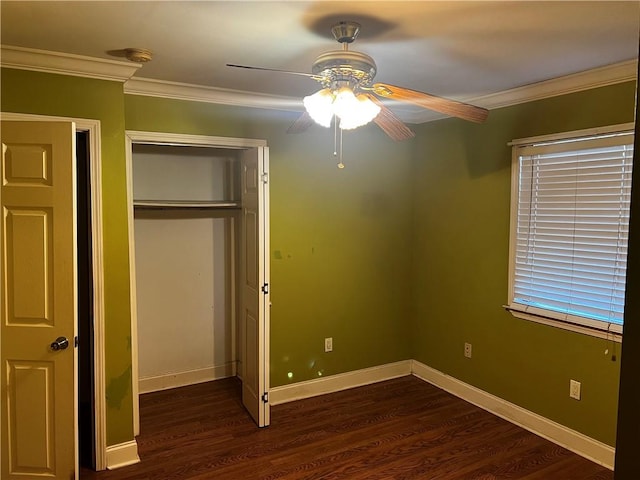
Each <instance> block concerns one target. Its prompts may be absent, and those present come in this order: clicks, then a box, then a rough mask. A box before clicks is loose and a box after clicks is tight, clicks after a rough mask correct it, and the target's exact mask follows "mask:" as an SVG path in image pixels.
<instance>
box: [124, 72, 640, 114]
mask: <svg viewBox="0 0 640 480" xmlns="http://www.w3.org/2000/svg"><path fill="white" fill-rule="evenodd" d="M637 66H638V62H637V60H629V61H626V62H621V63H615V64H612V65H607V66H604V67H600V68H595V69H593V70H587V71H584V72H579V73H574V74H571V75H566V76H563V77H558V78H554V79H551V80H546V81H543V82H539V83H534V84H531V85H525V86H523V87H518V88H513V89H510V90H505V91H502V92H498V93H493V94H490V95H483V96H479V97H474V98H467V99H465V100H463V101H465V102H466V103H470V104H473V105H478V106H481V107H484V108H487V109H489V110H492V109H496V108H502V107H508V106H512V105H518V104H520V103H527V102H532V101H535V100H541V99H544V98H550V97H556V96H559V95H567V94H569V93H576V92H581V91H584V90H589V89H592V88H597V87H604V86H607V85H614V84H617V83H622V82H627V81H632V80H636V77H637ZM124 92H125V93H127V94H131V95H147V96H153V97H163V98H174V99H180V100H191V101H194V102H208V103H219V104H224V105H236V106H244V107H256V108H270V109H276V110H290V111H301V110H302V102H301V101H300V99H299V98H294V97H279V96H275V95H265V94H260V93H253V92H243V91H237V90H227V89H221V88H214V87H203V86H198V85H191V84H184V83H174V82H164V81H161V80H152V79H147V78H132V79H130V80H128V81H127V82H126V83H125V86H124ZM394 105H397V104H396V103H395V102H394V103H391V104H390V105H389V106H390V107H391V108H392V110H393V111H394V113H396V114H397V115H398V116H399V117H400V118H401V119H402V120H404V121H405V122H407V123H414V124H416V123H426V122H431V121H434V120H439V119H441V118H446V117H445V116H444V115H441V114H439V113H436V112H432V111H429V110H424V109H421V108H418V107H412V106H409V105H402V106H397V107H396V106H394Z"/></svg>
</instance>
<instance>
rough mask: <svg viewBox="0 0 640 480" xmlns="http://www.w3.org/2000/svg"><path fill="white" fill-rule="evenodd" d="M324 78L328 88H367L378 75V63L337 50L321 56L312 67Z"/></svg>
mask: <svg viewBox="0 0 640 480" xmlns="http://www.w3.org/2000/svg"><path fill="white" fill-rule="evenodd" d="M311 71H312V73H313V74H314V75H318V76H319V77H321V78H322V80H321V83H322V85H323V86H324V87H326V88H335V86H336V85H341V84H344V83H345V82H348V83H349V86H351V87H352V88H355V87H358V86H360V85H362V86H367V85H369V84H370V83H371V82H372V81H373V78H374V77H375V75H376V62H374V61H373V58H371V57H370V56H369V55H366V54H364V53H361V52H353V51H350V50H335V51H331V52H326V53H323V54H321V55H320V56H319V57H318V58H317V59H316V61H315V62H314V63H313V66H312V67H311Z"/></svg>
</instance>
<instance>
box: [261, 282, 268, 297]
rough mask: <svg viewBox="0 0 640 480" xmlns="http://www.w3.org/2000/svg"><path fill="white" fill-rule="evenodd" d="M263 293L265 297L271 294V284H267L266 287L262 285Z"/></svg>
mask: <svg viewBox="0 0 640 480" xmlns="http://www.w3.org/2000/svg"><path fill="white" fill-rule="evenodd" d="M261 290H262V293H264V294H265V295H266V294H268V293H269V284H268V283H265V284H264V285H262V289H261Z"/></svg>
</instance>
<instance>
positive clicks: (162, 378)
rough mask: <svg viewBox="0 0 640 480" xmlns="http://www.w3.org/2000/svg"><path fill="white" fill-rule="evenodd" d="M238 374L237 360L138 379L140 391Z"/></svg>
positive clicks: (163, 388) (147, 391)
mask: <svg viewBox="0 0 640 480" xmlns="http://www.w3.org/2000/svg"><path fill="white" fill-rule="evenodd" d="M235 374H236V365H235V362H229V363H225V364H224V365H216V366H213V367H206V368H199V369H197V370H189V371H186V372H173V373H166V374H164V375H157V376H153V377H144V378H143V377H141V378H140V379H139V380H138V390H139V393H141V394H142V393H149V392H157V391H159V390H167V389H169V388H177V387H184V386H185V385H194V384H196V383H203V382H210V381H212V380H219V379H221V378H227V377H233V376H234V375H235Z"/></svg>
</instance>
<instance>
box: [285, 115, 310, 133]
mask: <svg viewBox="0 0 640 480" xmlns="http://www.w3.org/2000/svg"><path fill="white" fill-rule="evenodd" d="M314 123H315V122H314V121H313V119H312V118H311V116H310V115H309V114H308V113H307V111H306V110H305V111H304V112H303V113H302V115H300V116H299V117H298V118H297V119H296V121H295V122H293V123H292V124H291V126H289V128H287V133H302V132H305V131H307V129H308V128H309V127H310V126H311V125H313V124H314Z"/></svg>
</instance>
